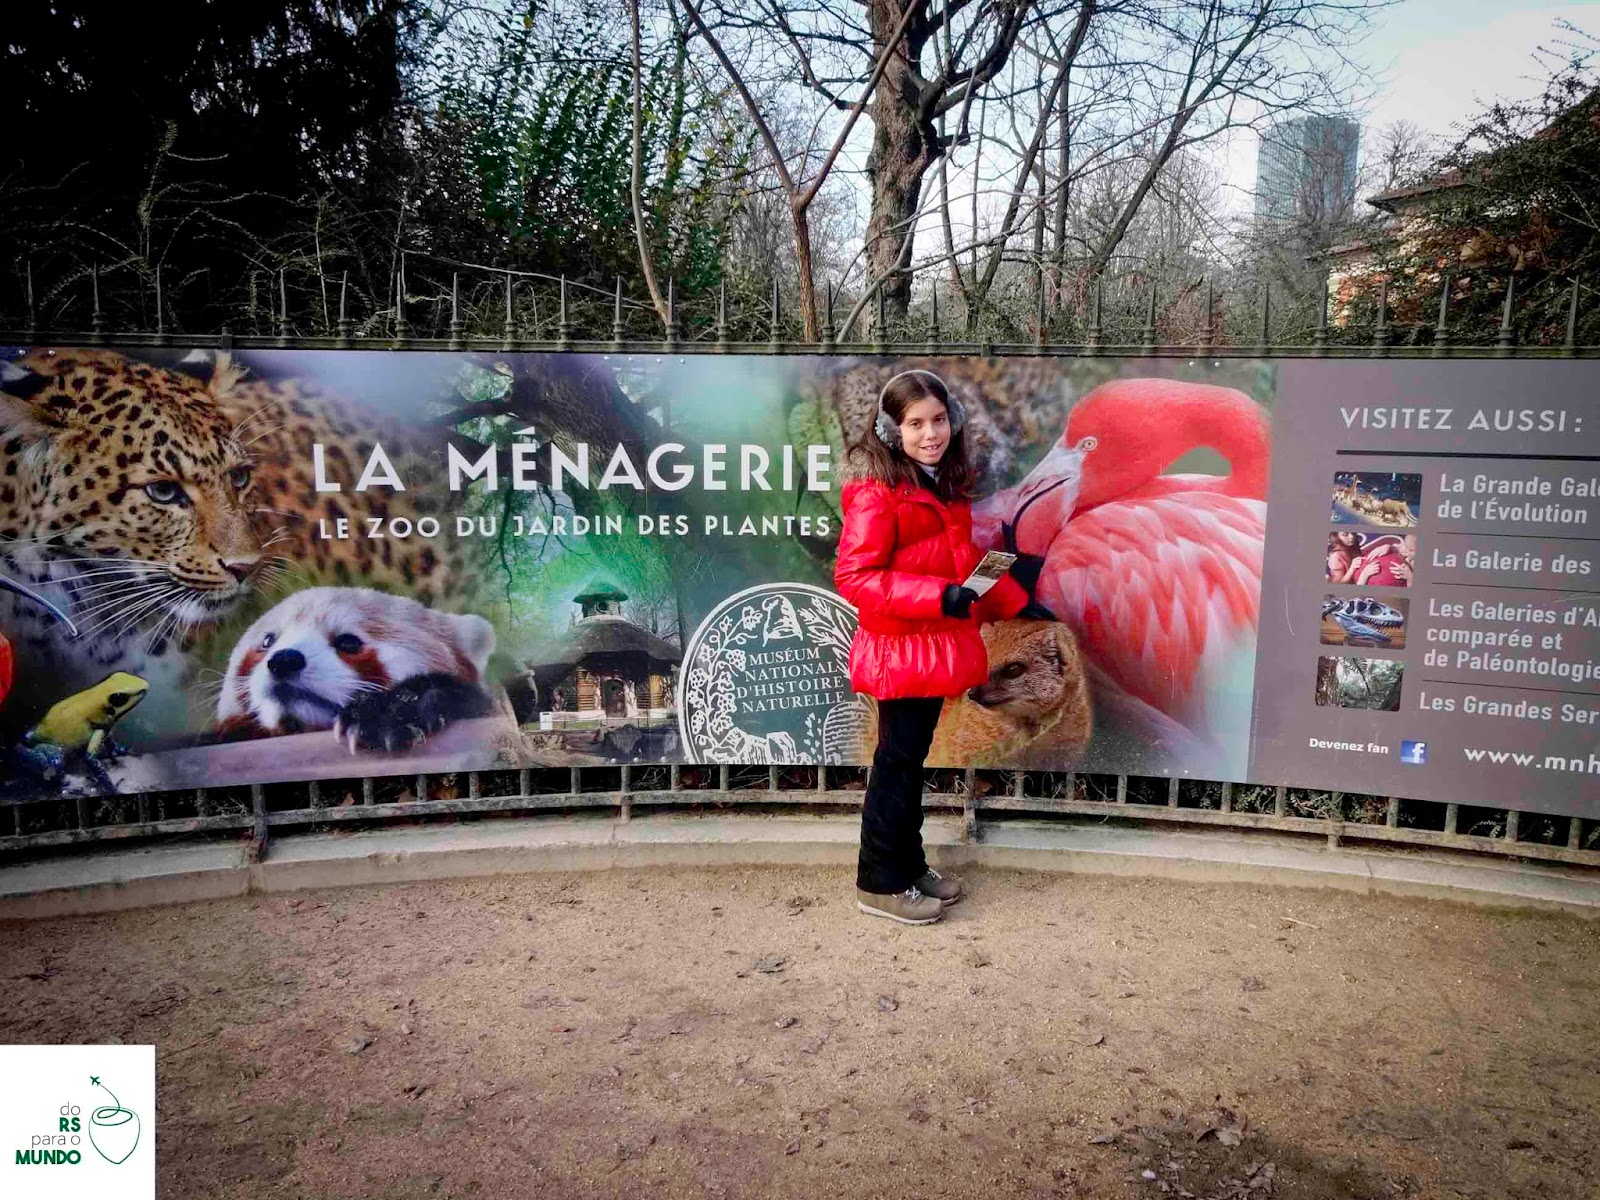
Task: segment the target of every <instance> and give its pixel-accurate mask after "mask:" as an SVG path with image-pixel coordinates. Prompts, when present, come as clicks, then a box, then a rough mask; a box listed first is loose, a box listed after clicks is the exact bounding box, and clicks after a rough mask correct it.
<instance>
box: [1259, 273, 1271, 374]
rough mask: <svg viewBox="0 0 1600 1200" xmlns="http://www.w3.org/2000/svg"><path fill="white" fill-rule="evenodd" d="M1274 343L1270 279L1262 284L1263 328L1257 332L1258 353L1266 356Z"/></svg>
mask: <svg viewBox="0 0 1600 1200" xmlns="http://www.w3.org/2000/svg"><path fill="white" fill-rule="evenodd" d="M1271 344H1272V283H1271V282H1270V281H1268V282H1266V283H1263V284H1262V285H1261V328H1260V330H1258V331H1257V333H1256V353H1257V354H1258V355H1260V356H1262V357H1263V358H1264V357H1266V353H1267V347H1268V346H1270V345H1271Z"/></svg>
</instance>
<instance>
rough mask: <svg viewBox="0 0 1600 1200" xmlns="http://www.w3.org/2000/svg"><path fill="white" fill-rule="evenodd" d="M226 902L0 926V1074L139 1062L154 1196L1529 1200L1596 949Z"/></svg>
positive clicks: (1191, 909) (1054, 915)
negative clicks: (7, 1060) (147, 1091)
mask: <svg viewBox="0 0 1600 1200" xmlns="http://www.w3.org/2000/svg"><path fill="white" fill-rule="evenodd" d="M850 884H851V881H850V879H849V878H848V876H847V875H846V874H845V873H844V872H842V871H839V870H823V869H816V870H777V869H765V870H752V871H734V870H722V871H653V872H640V873H622V872H614V873H600V874H593V875H528V876H502V877H492V878H484V879H476V880H470V881H453V882H444V883H428V884H417V885H409V886H393V887H383V888H360V889H347V890H336V891H325V892H310V893H301V894H296V895H286V896H270V897H248V898H240V899H234V900H226V901H219V902H214V903H205V904H194V905H190V906H185V907H178V908H165V909H150V910H144V911H136V912H128V913H122V914H116V915H112V916H106V917H98V918H83V919H72V920H56V921H48V922H37V923H11V924H4V925H0V982H3V989H0V990H3V996H4V1004H3V1005H0V1042H74V1041H103V1040H105V1039H106V1036H107V1035H108V1034H110V1033H113V1032H114V1033H115V1034H116V1035H117V1036H118V1037H120V1039H121V1040H122V1041H125V1042H140V1043H148V1042H153V1043H154V1044H155V1045H156V1047H157V1052H158V1058H157V1062H158V1068H157V1079H158V1106H159V1117H158V1123H157V1136H158V1147H159V1151H158V1161H159V1168H158V1170H159V1180H160V1195H161V1196H162V1197H163V1198H164V1200H184V1198H187V1197H207V1198H221V1197H263V1198H265V1197H354V1196H362V1197H383V1198H385V1200H400V1198H402V1197H437V1196H460V1197H466V1196H484V1197H501V1196H507V1197H509V1196H527V1197H550V1198H558V1197H569V1196H639V1197H644V1196H649V1197H678V1196H684V1197H688V1196H715V1197H724V1196H726V1197H735V1196H750V1197H758V1196H759V1197H766V1196H775V1197H790V1196H793V1197H802V1196H803V1197H808V1198H809V1197H815V1196H818V1195H822V1196H829V1197H847V1196H848V1197H855V1196H871V1197H878V1196H894V1197H938V1196H983V1197H994V1196H1006V1197H1009V1196H1030V1197H1124V1196H1161V1195H1166V1196H1178V1197H1190V1196H1192V1197H1207V1198H1230V1200H1238V1198H1247V1200H1262V1198H1266V1197H1279V1198H1285V1200H1287V1198H1294V1200H1299V1198H1312V1197H1336V1196H1337V1197H1388V1196H1416V1197H1468V1196H1470V1197H1485V1198H1495V1200H1499V1198H1503V1197H1540V1198H1542V1200H1552V1198H1559V1197H1583V1196H1593V1195H1595V1194H1596V1192H1597V1189H1600V1183H1597V1179H1600V1074H1597V1070H1596V1068H1597V1059H1596V1050H1595V1048H1596V1046H1597V1045H1600V1006H1597V1005H1596V1004H1595V1001H1594V996H1595V995H1596V992H1597V990H1600V988H1597V985H1600V953H1597V950H1600V925H1596V924H1592V923H1588V922H1585V921H1582V920H1580V919H1577V918H1571V917H1566V916H1560V915H1540V914H1528V913H1512V912H1503V911H1486V910H1482V909H1476V908H1470V907H1465V906H1458V905H1453V904H1448V903H1443V902H1429V901H1411V900H1400V899H1390V898H1381V897H1364V896H1354V895H1347V894H1343V893H1338V892H1324V891H1301V890H1289V889H1268V888H1259V887H1244V886H1233V887H1230V886H1196V885H1186V884H1176V883H1165V882H1155V881H1143V880H1119V879H1106V878H1085V877H1072V876H1052V875H1031V874H1026V873H1011V872H976V873H974V874H973V875H972V876H970V877H969V879H968V884H969V887H970V891H971V894H970V896H969V898H968V899H967V900H965V901H964V902H963V903H961V904H960V905H958V906H956V907H955V908H953V909H952V910H951V911H950V914H949V917H948V919H947V920H946V921H945V922H943V923H942V924H941V925H937V926H933V927H931V928H920V929H913V928H905V927H901V926H896V925H892V924H890V923H888V922H884V921H875V920H869V919H868V918H866V917H864V916H861V915H860V914H858V913H857V912H856V909H855V898H854V892H853V890H852V888H851V886H850Z"/></svg>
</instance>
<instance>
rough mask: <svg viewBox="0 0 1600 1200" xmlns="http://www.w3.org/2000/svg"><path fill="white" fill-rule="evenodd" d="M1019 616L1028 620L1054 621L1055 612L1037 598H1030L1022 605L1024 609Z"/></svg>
mask: <svg viewBox="0 0 1600 1200" xmlns="http://www.w3.org/2000/svg"><path fill="white" fill-rule="evenodd" d="M1017 616H1019V617H1021V618H1023V619H1024V620H1028V621H1054V620H1055V619H1056V615H1055V613H1053V612H1051V611H1050V610H1049V609H1048V608H1046V607H1045V606H1044V605H1042V604H1040V603H1039V602H1038V601H1037V600H1029V601H1028V602H1027V603H1026V604H1024V605H1023V606H1022V611H1021V612H1019V613H1018V614H1017Z"/></svg>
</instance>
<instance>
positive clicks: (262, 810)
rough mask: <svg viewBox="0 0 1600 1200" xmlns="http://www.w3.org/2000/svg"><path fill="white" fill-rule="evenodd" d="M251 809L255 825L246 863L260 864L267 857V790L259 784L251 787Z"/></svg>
mask: <svg viewBox="0 0 1600 1200" xmlns="http://www.w3.org/2000/svg"><path fill="white" fill-rule="evenodd" d="M250 807H251V809H252V810H253V811H254V814H255V824H254V826H253V827H252V829H251V831H250V845H249V846H247V847H246V848H245V861H246V862H252V863H258V862H260V861H261V860H262V859H264V858H266V856H267V790H266V788H264V787H262V786H261V784H259V783H252V784H251V785H250Z"/></svg>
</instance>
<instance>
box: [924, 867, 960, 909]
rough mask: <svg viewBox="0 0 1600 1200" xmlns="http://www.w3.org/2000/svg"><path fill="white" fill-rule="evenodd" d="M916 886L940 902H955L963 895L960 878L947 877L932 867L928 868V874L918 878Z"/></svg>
mask: <svg viewBox="0 0 1600 1200" xmlns="http://www.w3.org/2000/svg"><path fill="white" fill-rule="evenodd" d="M916 888H917V890H918V891H919V892H921V893H922V894H923V895H925V896H932V897H933V898H934V899H936V900H938V901H939V903H940V904H946V905H948V904H954V903H955V902H956V901H957V900H959V899H961V896H962V891H961V881H960V880H959V879H947V878H945V877H944V876H943V875H941V874H939V872H937V871H935V870H934V869H933V868H932V867H929V868H928V873H927V874H926V875H924V876H923V877H922V878H921V879H919V880H917V882H916Z"/></svg>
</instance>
